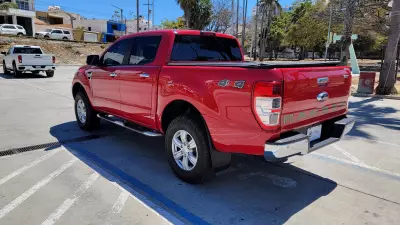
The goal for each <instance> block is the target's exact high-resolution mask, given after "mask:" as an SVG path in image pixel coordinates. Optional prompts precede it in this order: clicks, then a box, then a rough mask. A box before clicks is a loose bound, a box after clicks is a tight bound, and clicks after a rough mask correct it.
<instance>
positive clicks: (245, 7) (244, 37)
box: [242, 0, 247, 49]
mask: <svg viewBox="0 0 400 225" xmlns="http://www.w3.org/2000/svg"><path fill="white" fill-rule="evenodd" d="M246 17H247V0H243V27H242V48H243V49H244V42H245V40H246V35H245V34H246Z"/></svg>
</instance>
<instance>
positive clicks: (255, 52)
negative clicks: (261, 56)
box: [252, 0, 259, 61]
mask: <svg viewBox="0 0 400 225" xmlns="http://www.w3.org/2000/svg"><path fill="white" fill-rule="evenodd" d="M258 4H259V0H257V3H256V25H255V29H254V40H253V41H254V43H253V44H254V54H253V59H254V61H255V60H256V59H257V25H258V7H259V5H258ZM252 51H253V49H252Z"/></svg>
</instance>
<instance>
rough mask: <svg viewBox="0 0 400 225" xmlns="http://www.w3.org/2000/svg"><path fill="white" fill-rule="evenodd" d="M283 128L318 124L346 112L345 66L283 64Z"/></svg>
mask: <svg viewBox="0 0 400 225" xmlns="http://www.w3.org/2000/svg"><path fill="white" fill-rule="evenodd" d="M281 70H282V73H283V79H284V82H283V83H284V86H283V105H282V106H283V108H282V115H281V129H282V132H285V131H288V130H292V129H296V128H301V127H304V126H309V125H312V124H318V123H319V122H322V121H324V120H327V119H329V118H333V117H337V116H340V115H343V114H345V113H346V112H347V101H348V96H349V94H350V85H351V73H350V69H349V68H348V67H339V66H337V67H308V68H282V69H281Z"/></svg>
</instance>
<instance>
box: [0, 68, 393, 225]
mask: <svg viewBox="0 0 400 225" xmlns="http://www.w3.org/2000/svg"><path fill="white" fill-rule="evenodd" d="M76 69H77V67H72V66H63V67H59V68H58V69H57V71H56V73H55V76H54V77H53V78H47V77H45V76H33V75H29V76H28V75H26V76H24V77H21V78H13V77H11V76H8V75H4V74H0V118H1V119H0V224H5V225H9V224H13V225H18V224H66V225H67V224H171V223H172V224H351V225H353V224H400V214H399V212H400V191H399V190H400V138H399V137H400V101H396V100H381V99H372V98H355V97H351V103H350V108H351V109H350V115H351V116H354V117H356V119H357V123H356V126H355V128H354V129H353V131H352V132H351V133H350V134H349V136H348V137H346V138H345V140H343V141H341V142H338V143H336V144H334V145H331V146H328V147H325V148H323V149H321V150H319V151H317V152H314V153H311V154H309V155H307V156H302V157H300V156H296V157H293V158H290V159H289V160H288V161H287V162H285V163H281V164H279V163H276V164H273V163H267V162H264V161H263V160H261V159H260V158H258V157H250V156H242V155H235V156H234V157H233V162H232V166H231V168H229V169H228V170H226V171H223V172H221V173H218V174H217V175H216V177H215V178H214V179H212V180H211V181H209V182H207V183H205V184H201V185H189V184H186V183H183V182H182V181H180V180H179V179H177V178H176V177H175V176H174V174H173V173H172V171H171V170H170V168H169V166H168V163H167V161H166V159H165V157H164V141H163V138H149V137H144V136H141V135H139V134H136V133H133V132H130V131H127V130H124V129H122V128H119V127H116V126H114V125H112V124H108V123H106V122H102V125H101V128H100V129H99V130H97V131H95V132H92V133H88V132H83V131H81V130H80V129H79V127H78V126H77V124H76V122H75V115H74V112H73V99H72V96H71V80H72V77H73V75H74V73H75V71H76ZM2 155H3V156H2Z"/></svg>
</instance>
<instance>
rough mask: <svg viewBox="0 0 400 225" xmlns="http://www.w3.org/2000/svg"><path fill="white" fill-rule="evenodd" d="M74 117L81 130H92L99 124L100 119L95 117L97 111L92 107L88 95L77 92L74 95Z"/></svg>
mask: <svg viewBox="0 0 400 225" xmlns="http://www.w3.org/2000/svg"><path fill="white" fill-rule="evenodd" d="M74 108H75V117H76V121H77V122H78V125H79V127H80V128H81V129H82V130H88V131H90V130H93V129H94V128H97V127H98V125H99V124H100V119H99V118H98V117H97V115H96V114H97V112H96V111H95V110H94V109H93V107H92V105H91V104H90V102H89V99H88V97H87V96H86V95H85V94H84V93H82V92H78V94H76V96H75V107H74Z"/></svg>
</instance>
